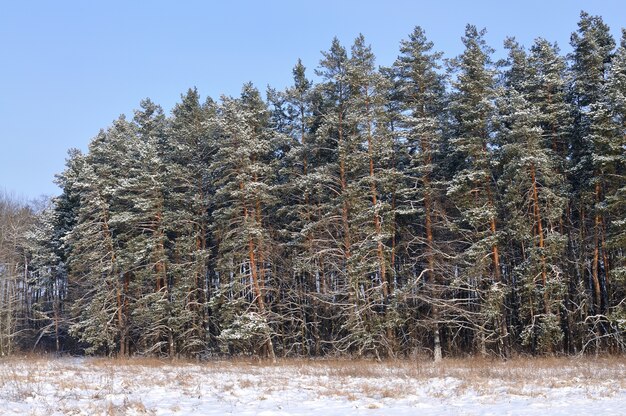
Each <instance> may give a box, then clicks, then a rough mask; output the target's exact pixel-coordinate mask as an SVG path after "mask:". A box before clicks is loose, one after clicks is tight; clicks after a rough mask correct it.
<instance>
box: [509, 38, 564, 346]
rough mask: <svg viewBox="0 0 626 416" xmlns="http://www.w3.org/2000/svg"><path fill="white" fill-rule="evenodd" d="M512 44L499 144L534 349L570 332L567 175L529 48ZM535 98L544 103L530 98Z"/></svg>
mask: <svg viewBox="0 0 626 416" xmlns="http://www.w3.org/2000/svg"><path fill="white" fill-rule="evenodd" d="M505 46H506V47H507V48H508V49H509V59H508V69H507V71H506V72H505V77H504V87H505V90H504V92H503V94H502V97H501V98H500V99H499V100H498V109H499V115H498V125H499V129H498V144H499V147H500V150H499V153H500V163H501V170H502V172H501V175H500V178H499V181H498V185H499V189H500V190H501V191H502V192H503V198H502V200H503V205H504V207H505V208H506V209H504V212H506V214H505V215H504V220H505V221H504V223H505V227H504V231H505V232H506V235H507V242H508V247H509V250H510V256H509V258H510V259H511V262H512V264H511V267H512V273H511V276H510V277H509V280H510V282H509V285H510V286H511V289H512V290H513V293H514V296H515V299H514V301H513V304H514V305H518V307H517V308H513V311H514V312H515V313H516V316H515V317H514V319H513V320H514V321H515V322H520V323H521V325H522V328H518V329H517V331H519V333H518V334H517V335H520V336H521V341H522V345H525V346H528V347H530V348H531V350H532V352H533V353H538V352H539V353H541V352H544V353H545V352H553V351H554V349H555V348H558V346H559V344H560V342H561V339H562V337H563V333H562V330H561V326H560V325H559V321H560V312H561V310H560V308H561V305H562V300H563V295H564V292H565V288H566V280H565V276H564V272H563V269H562V267H561V264H562V257H563V255H564V252H565V245H566V239H565V237H564V235H563V234H562V233H560V232H559V226H558V225H559V222H560V221H561V219H562V218H563V214H564V212H565V205H566V201H567V199H566V193H565V186H564V183H565V181H564V177H563V175H562V174H560V173H559V166H560V165H559V163H558V159H556V160H555V158H556V156H555V152H554V150H553V148H552V146H553V145H554V142H553V141H552V140H545V137H546V136H548V137H549V135H550V134H553V130H552V126H550V125H548V128H550V130H548V131H545V130H544V127H543V126H545V124H544V123H542V121H543V120H542V117H541V109H542V107H545V103H541V102H540V101H539V100H537V98H538V97H533V96H532V92H533V87H534V85H535V84H536V83H537V82H536V81H535V79H536V77H538V76H541V75H540V74H537V73H536V72H535V71H534V67H533V66H532V65H531V62H530V59H529V58H528V56H527V55H526V52H525V51H524V49H523V48H522V47H520V46H519V45H518V44H517V42H515V41H514V40H513V39H508V40H507V42H506V43H505ZM533 98H535V99H536V100H537V103H536V104H535V103H533V102H531V100H532V99H533Z"/></svg>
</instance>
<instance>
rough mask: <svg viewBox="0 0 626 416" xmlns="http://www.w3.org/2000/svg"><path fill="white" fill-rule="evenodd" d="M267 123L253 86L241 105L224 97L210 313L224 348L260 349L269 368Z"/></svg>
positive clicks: (269, 181) (270, 182)
mask: <svg viewBox="0 0 626 416" xmlns="http://www.w3.org/2000/svg"><path fill="white" fill-rule="evenodd" d="M268 122H269V112H268V109H267V105H266V104H265V103H264V102H263V100H262V99H261V97H260V95H259V92H258V90H257V89H256V88H254V87H253V86H252V84H245V85H244V87H243V90H242V93H241V97H240V98H239V99H233V98H228V97H223V99H222V103H221V106H220V110H219V118H218V137H219V150H218V151H217V154H216V155H215V159H214V161H213V163H212V164H211V170H212V172H213V175H214V177H215V178H216V182H215V186H216V191H215V210H214V211H213V232H214V235H215V239H216V243H217V245H218V263H217V267H218V270H219V274H220V275H219V279H220V290H219V293H217V294H216V296H215V297H214V298H213V299H212V302H211V305H212V308H214V309H215V310H214V313H215V315H214V317H213V318H214V319H215V320H216V321H215V322H216V324H217V325H219V327H220V329H221V333H220V335H219V337H220V339H221V340H222V341H224V342H225V343H226V344H227V345H230V346H233V347H235V348H236V350H239V351H241V350H242V349H244V348H246V349H247V348H252V349H254V350H256V351H257V352H259V353H260V352H261V349H262V350H263V352H264V353H265V354H266V355H267V356H268V357H269V358H270V359H272V360H274V359H275V352H274V346H273V343H272V328H271V322H272V317H271V311H270V306H271V305H268V300H269V299H270V297H269V296H268V293H269V292H270V290H269V289H270V288H268V284H269V282H270V281H271V278H272V276H271V270H272V262H273V258H272V255H273V253H274V251H273V242H272V234H271V231H270V224H268V222H267V217H266V216H267V212H268V210H269V209H270V208H271V207H272V206H273V204H274V195H273V189H272V187H273V173H274V170H273V168H272V166H271V163H272V157H273V150H274V149H273V147H274V144H273V140H272V139H273V134H272V131H271V130H270V129H268ZM225 303H230V305H225ZM219 308H223V309H224V310H219ZM233 309H234V310H233Z"/></svg>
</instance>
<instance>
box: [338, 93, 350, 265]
mask: <svg viewBox="0 0 626 416" xmlns="http://www.w3.org/2000/svg"><path fill="white" fill-rule="evenodd" d="M342 125H343V108H342V106H341V105H340V106H339V129H338V135H339V141H338V143H339V180H340V182H341V197H342V204H341V222H342V225H343V234H344V235H343V246H344V258H345V260H346V263H347V262H348V260H349V259H350V249H351V248H350V245H351V244H350V223H349V221H348V217H349V210H350V206H349V204H348V195H347V190H348V180H347V179H346V161H345V154H344V152H342V151H341V145H342V144H343V141H344V137H343V126H342ZM346 267H347V264H346Z"/></svg>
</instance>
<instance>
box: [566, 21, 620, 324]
mask: <svg viewBox="0 0 626 416" xmlns="http://www.w3.org/2000/svg"><path fill="white" fill-rule="evenodd" d="M571 45H572V47H573V49H574V51H573V53H572V55H571V60H572V67H571V73H572V84H571V86H570V88H571V96H572V97H571V99H572V102H573V104H574V106H575V108H574V132H573V136H572V143H571V151H572V153H571V161H572V167H571V182H572V187H573V190H574V192H575V207H574V210H573V212H572V215H576V216H577V218H576V217H574V218H573V219H572V221H573V222H574V224H575V226H576V227H577V228H578V229H579V230H580V235H579V240H580V241H578V242H576V244H577V245H578V246H579V247H580V253H579V256H578V264H579V266H578V267H579V272H578V274H579V275H585V274H586V271H585V270H584V268H585V266H584V265H585V263H587V262H590V263H591V272H590V273H589V274H588V275H587V276H585V278H586V279H588V281H589V284H588V288H589V292H590V294H591V296H590V307H591V313H592V314H599V313H600V314H601V313H604V312H605V311H606V307H607V285H606V277H607V273H608V267H609V265H608V262H607V257H608V254H607V253H606V249H605V241H606V236H605V233H604V229H605V227H606V224H607V222H608V221H607V218H606V212H605V210H604V204H605V201H604V199H605V194H606V189H605V186H606V182H607V178H606V173H605V166H603V165H604V162H603V161H602V157H603V156H604V155H603V153H604V152H606V149H605V148H603V144H602V141H603V136H604V133H603V132H602V130H604V129H606V128H607V126H606V125H605V123H606V121H607V118H606V111H605V109H604V108H603V106H602V105H601V104H600V101H601V98H602V96H603V94H604V91H605V83H606V78H607V69H608V64H609V63H610V61H611V52H612V50H613V48H614V47H615V41H614V40H613V38H612V36H611V33H610V30H609V27H608V26H607V25H606V24H605V23H604V22H603V21H602V19H601V18H600V17H598V16H590V15H589V14H587V13H585V12H582V13H581V15H580V21H579V22H578V31H577V32H575V33H573V34H572V36H571Z"/></svg>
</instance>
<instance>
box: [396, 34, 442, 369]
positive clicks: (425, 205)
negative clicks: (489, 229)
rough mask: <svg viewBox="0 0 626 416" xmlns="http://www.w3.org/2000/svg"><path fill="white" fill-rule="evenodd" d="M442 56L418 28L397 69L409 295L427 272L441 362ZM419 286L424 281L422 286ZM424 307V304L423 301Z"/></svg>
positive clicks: (425, 298) (425, 292)
mask: <svg viewBox="0 0 626 416" xmlns="http://www.w3.org/2000/svg"><path fill="white" fill-rule="evenodd" d="M441 57H442V54H441V53H440V52H434V51H433V43H432V42H430V41H429V40H428V39H427V38H426V34H425V32H424V30H423V29H422V28H421V27H419V26H418V27H415V29H414V30H413V32H412V33H411V34H410V35H409V38H408V39H407V40H403V41H402V42H401V43H400V55H399V56H398V58H397V59H396V61H395V63H394V65H393V67H392V70H393V76H394V78H395V80H396V82H397V89H398V94H397V97H396V100H397V101H398V102H399V109H400V118H399V122H398V123H397V124H398V127H399V129H400V130H399V132H398V135H399V136H400V137H401V146H402V147H403V148H404V150H405V152H406V154H407V155H408V164H407V166H406V167H404V169H403V170H402V172H401V173H402V181H401V182H400V183H398V184H396V187H397V197H396V199H397V201H398V202H397V215H398V216H399V217H401V218H402V221H403V222H404V223H405V224H406V225H404V227H403V230H402V231H403V233H404V234H405V235H404V241H405V242H406V243H405V244H406V247H407V250H408V252H409V253H411V255H410V257H409V258H408V263H409V265H410V267H408V270H409V271H410V273H409V274H408V275H407V276H406V288H407V289H408V290H409V292H408V293H407V295H408V294H410V293H413V292H415V290H416V285H418V283H417V282H418V280H420V274H421V273H422V272H423V271H425V272H426V274H425V280H426V281H427V282H428V286H424V287H422V288H421V289H420V290H419V291H418V292H417V295H418V299H420V300H421V302H423V304H425V305H426V307H427V308H428V309H429V310H427V311H425V313H424V315H421V316H420V317H419V318H418V319H419V320H420V321H421V322H420V326H421V324H423V321H424V320H425V319H426V320H429V321H431V322H430V324H427V325H426V326H427V327H429V329H430V330H431V331H432V339H433V353H434V359H435V361H439V360H441V357H442V347H441V335H440V326H441V322H444V321H447V320H449V319H452V320H453V319H454V317H452V316H446V307H445V298H446V295H445V293H444V289H445V286H446V283H445V280H446V277H445V276H448V275H449V270H447V267H448V263H449V262H448V261H447V260H446V258H447V256H446V253H445V251H446V249H445V244H446V242H445V241H444V240H445V239H446V227H445V220H446V218H445V217H446V216H445V214H444V212H443V207H442V199H443V194H444V192H445V190H444V189H442V188H443V187H442V181H441V179H442V178H441V172H440V171H439V170H440V169H438V168H439V166H437V161H438V160H439V159H441V154H440V150H441V148H440V147H441V141H442V135H443V128H442V124H443V121H444V117H443V114H444V113H445V112H444V108H445V75H444V74H442V73H441V72H440V69H441V64H440V60H441ZM418 287H419V285H418ZM417 306H418V307H419V305H417Z"/></svg>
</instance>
